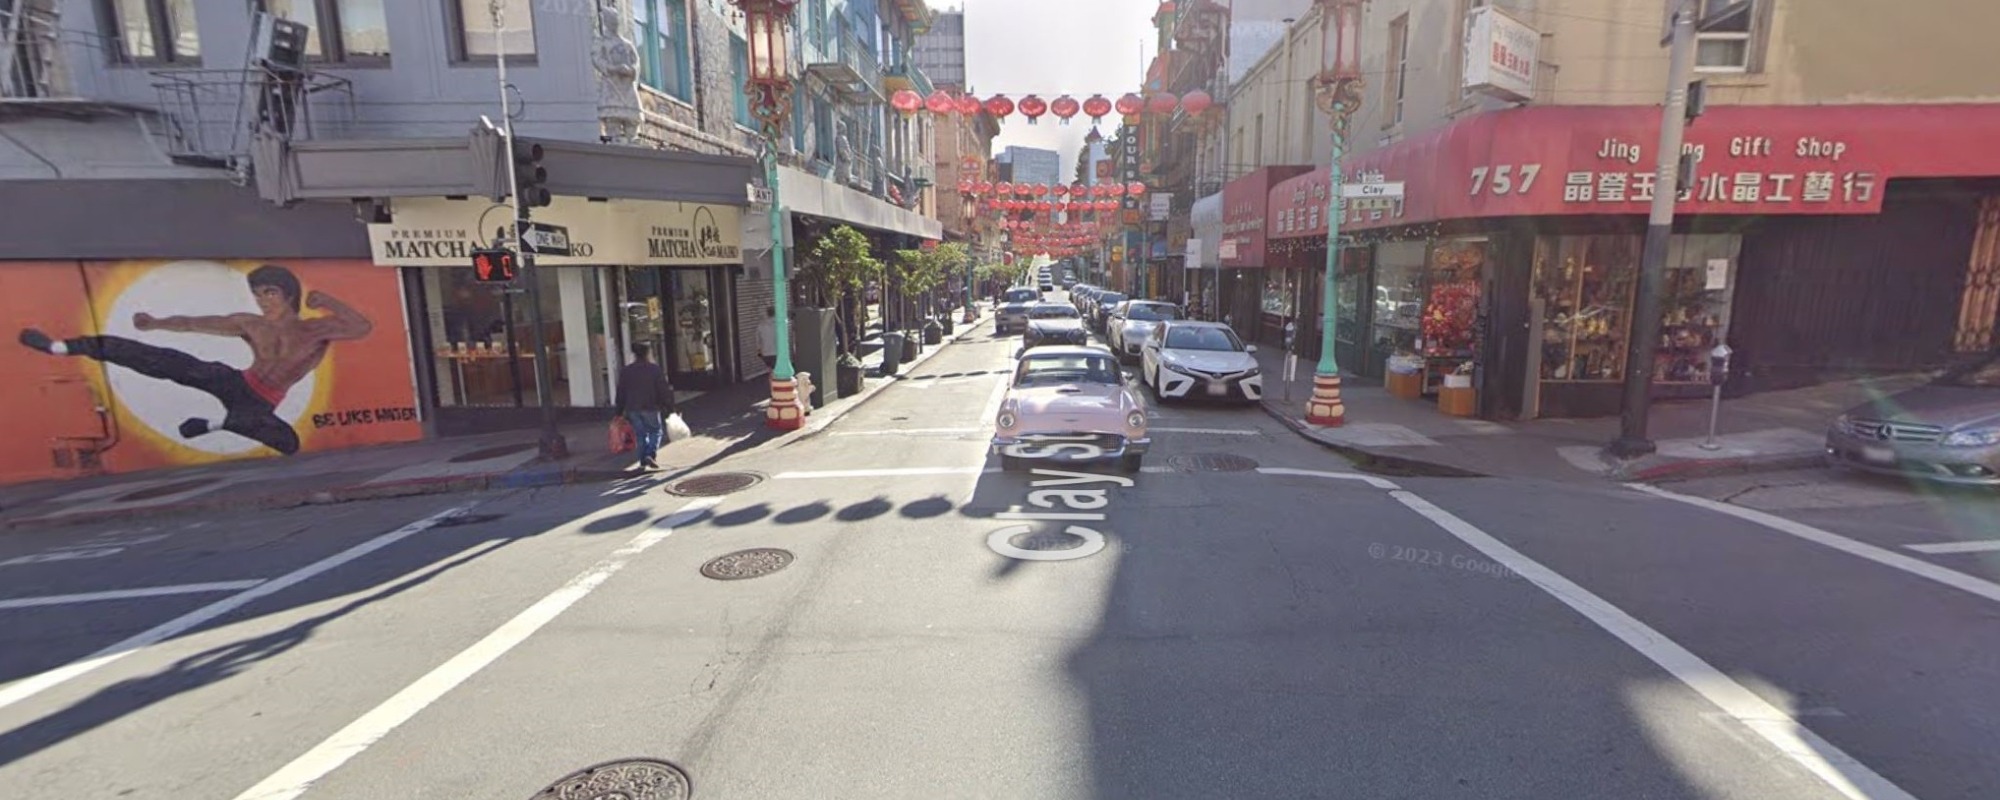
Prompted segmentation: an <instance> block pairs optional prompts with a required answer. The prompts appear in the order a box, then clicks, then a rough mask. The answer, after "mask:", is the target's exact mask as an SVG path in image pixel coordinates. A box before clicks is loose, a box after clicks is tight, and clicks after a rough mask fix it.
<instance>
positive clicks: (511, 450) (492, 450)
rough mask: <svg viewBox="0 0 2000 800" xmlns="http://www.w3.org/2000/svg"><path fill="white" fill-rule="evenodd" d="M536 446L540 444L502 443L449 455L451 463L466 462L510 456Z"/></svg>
mask: <svg viewBox="0 0 2000 800" xmlns="http://www.w3.org/2000/svg"><path fill="white" fill-rule="evenodd" d="M537 447H540V445H536V444H503V445H497V446H494V447H482V448H480V449H478V450H474V451H472V452H470V453H460V454H458V455H455V456H452V457H451V463H453V464H466V463H470V462H473V461H485V460H486V459H489V458H499V457H501V456H511V455H513V454H515V453H525V452H528V451H529V450H533V449H535V448H537Z"/></svg>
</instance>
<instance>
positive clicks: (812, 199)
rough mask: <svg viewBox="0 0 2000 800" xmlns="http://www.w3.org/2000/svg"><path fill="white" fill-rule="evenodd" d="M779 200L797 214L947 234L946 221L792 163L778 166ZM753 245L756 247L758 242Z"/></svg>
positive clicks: (930, 234) (894, 229)
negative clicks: (888, 201)
mask: <svg viewBox="0 0 2000 800" xmlns="http://www.w3.org/2000/svg"><path fill="white" fill-rule="evenodd" d="M778 203H779V204H780V205H782V206H784V207H785V210H787V211H790V212H792V213H795V214H811V215H813V216H815V217H824V218H826V219H831V220H838V221H840V222H845V223H847V224H850V225H858V226H861V227H864V228H874V229H876V230H881V231H888V232H890V233H901V234H906V235H909V236H916V237H919V238H923V239H942V238H944V223H942V222H939V221H938V220H934V219H931V218H930V217H926V216H924V215H922V214H919V213H917V212H915V211H911V210H909V209H906V208H901V207H899V206H894V205H890V204H889V203H886V202H883V201H882V200H881V199H880V198H877V197H875V196H873V195H870V194H867V193H865V192H860V191H856V190H854V189H851V188H849V187H846V186H842V185H840V184H838V183H834V182H832V181H829V180H825V179H823V178H821V177H819V176H817V175H813V174H811V173H808V172H801V171H799V170H796V169H792V168H790V167H779V168H778ZM751 246H752V247H753V248H754V247H757V246H758V244H757V243H756V242H754V241H753V242H751Z"/></svg>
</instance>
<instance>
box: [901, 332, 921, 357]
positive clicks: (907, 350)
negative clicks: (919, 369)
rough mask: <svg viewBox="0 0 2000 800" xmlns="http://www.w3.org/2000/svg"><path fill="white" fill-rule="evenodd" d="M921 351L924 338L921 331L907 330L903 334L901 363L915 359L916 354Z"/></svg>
mask: <svg viewBox="0 0 2000 800" xmlns="http://www.w3.org/2000/svg"><path fill="white" fill-rule="evenodd" d="M923 351H924V340H923V334H922V333H920V332H918V331H908V332H906V333H904V334H903V363H905V364H908V363H910V362H912V361H915V360H917V355H918V354H919V353H922V352H923Z"/></svg>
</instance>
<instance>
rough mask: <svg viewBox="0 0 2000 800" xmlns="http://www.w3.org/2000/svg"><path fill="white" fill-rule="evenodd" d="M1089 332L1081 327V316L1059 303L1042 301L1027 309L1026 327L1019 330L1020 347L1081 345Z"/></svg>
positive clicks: (1087, 337) (1088, 337)
mask: <svg viewBox="0 0 2000 800" xmlns="http://www.w3.org/2000/svg"><path fill="white" fill-rule="evenodd" d="M1089 343H1090V334H1089V333H1087V332H1085V331H1084V329H1083V317H1082V316H1081V315H1079V314H1077V313H1076V309H1074V308H1071V307H1069V306H1066V305H1063V304H1061V303H1042V304H1041V305H1037V306H1032V307H1030V308H1029V309H1028V325H1027V329H1026V330H1024V331H1022V332H1021V349H1023V350H1027V349H1031V348H1035V347H1042V346H1044V345H1052V344H1064V345H1083V344H1089Z"/></svg>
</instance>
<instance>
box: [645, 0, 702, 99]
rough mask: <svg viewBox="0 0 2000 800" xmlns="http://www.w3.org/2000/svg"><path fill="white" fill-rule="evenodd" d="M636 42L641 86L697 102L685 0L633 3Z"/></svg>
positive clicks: (654, 0) (650, 0) (646, 0)
mask: <svg viewBox="0 0 2000 800" xmlns="http://www.w3.org/2000/svg"><path fill="white" fill-rule="evenodd" d="M632 41H633V42H634V43H636V44H637V45H638V48H639V82H640V83H643V84H645V85H647V86H651V87H653V88H655V89H658V90H660V91H662V92H666V93H667V94H670V95H673V96H674V97H676V98H679V99H680V100H681V101H683V102H689V101H692V100H693V98H694V94H693V89H692V86H691V85H690V83H691V82H690V81H689V80H688V73H689V69H688V21H687V4H686V3H685V2H684V0H632Z"/></svg>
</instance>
